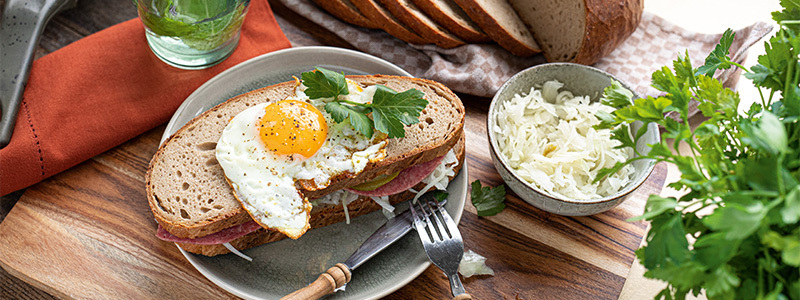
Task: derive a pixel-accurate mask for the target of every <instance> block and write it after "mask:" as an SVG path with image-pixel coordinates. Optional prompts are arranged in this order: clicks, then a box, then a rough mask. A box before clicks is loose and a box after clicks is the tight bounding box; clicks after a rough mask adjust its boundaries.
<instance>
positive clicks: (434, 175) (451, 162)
mask: <svg viewBox="0 0 800 300" xmlns="http://www.w3.org/2000/svg"><path fill="white" fill-rule="evenodd" d="M456 166H458V158H457V157H456V152H455V151H453V149H450V151H448V152H447V154H445V155H444V158H443V159H442V162H441V163H440V164H439V165H438V166H436V169H434V170H433V172H431V174H430V175H428V177H425V178H424V179H422V182H424V183H425V187H424V188H422V189H421V190H419V191H416V190H414V189H408V190H409V191H412V192H414V193H417V195H416V196H414V200H413V201H412V203H417V199H419V197H421V196H422V195H423V194H425V192H427V191H428V190H429V189H430V188H432V187H436V189H437V190H446V189H447V185H448V184H450V176H455V175H456V171H455V168H456Z"/></svg>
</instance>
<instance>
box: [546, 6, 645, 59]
mask: <svg viewBox="0 0 800 300" xmlns="http://www.w3.org/2000/svg"><path fill="white" fill-rule="evenodd" d="M584 3H585V4H586V30H585V31H584V38H583V43H582V44H581V47H580V50H578V54H577V55H576V56H575V58H574V59H573V60H572V62H574V63H579V64H584V65H591V64H594V63H596V62H597V61H598V60H600V58H601V57H603V56H605V55H608V54H609V53H611V51H614V49H616V48H617V46H619V45H620V44H622V42H623V41H625V39H627V38H628V37H629V36H630V35H631V34H633V32H634V31H635V30H636V27H637V26H639V22H640V21H641V20H642V11H643V10H644V0H614V1H608V0H585V1H584ZM545 58H546V59H547V61H552V60H551V58H550V57H548V54H547V53H545Z"/></svg>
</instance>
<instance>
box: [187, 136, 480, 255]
mask: <svg viewBox="0 0 800 300" xmlns="http://www.w3.org/2000/svg"><path fill="white" fill-rule="evenodd" d="M453 151H454V152H455V154H456V158H457V159H458V165H456V166H455V168H454V170H455V173H456V174H458V172H459V170H461V167H462V166H463V164H464V156H465V150H464V135H462V136H461V138H460V139H458V143H456V145H455V147H453ZM450 179H451V180H452V178H450ZM423 188H425V184H423V183H419V184H417V186H415V187H414V189H415V190H421V189H423ZM431 189H433V188H431ZM414 195H415V194H414V193H412V192H410V191H405V192H402V193H400V194H395V195H392V196H389V203H391V204H392V205H395V204H397V203H400V202H403V201H405V200H408V199H410V198H412V197H414ZM380 209H381V206H380V205H379V204H378V203H376V202H375V201H374V200H372V199H371V198H370V197H366V196H360V197H359V198H358V199H356V200H354V201H353V202H350V203H349V204H348V205H347V214H345V212H344V207H343V206H342V205H331V204H318V205H316V206H314V209H313V210H312V211H311V228H312V229H313V228H320V227H324V226H328V225H332V224H336V223H339V222H343V221H345V219H346V217H347V216H349V217H350V218H351V219H352V218H355V217H358V216H361V215H365V214H368V213H370V212H373V211H377V210H380ZM285 238H286V235H284V234H281V233H280V232H277V231H271V230H266V229H264V228H261V229H259V230H257V231H255V232H252V233H250V234H247V235H245V236H242V237H240V238H238V239H235V240H233V241H231V242H230V244H231V246H233V247H234V248H236V249H239V250H244V249H247V248H251V247H255V246H258V245H262V244H266V243H270V242H275V241H279V240H282V239H285ZM178 245H179V246H180V247H181V248H183V249H184V250H186V251H189V252H192V253H196V254H202V255H206V256H214V255H219V254H225V253H229V252H230V250H228V249H227V248H225V246H223V245H197V244H185V243H178Z"/></svg>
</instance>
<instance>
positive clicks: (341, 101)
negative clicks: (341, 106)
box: [334, 99, 372, 107]
mask: <svg viewBox="0 0 800 300" xmlns="http://www.w3.org/2000/svg"><path fill="white" fill-rule="evenodd" d="M334 101H336V102H339V103H347V104H350V105H354V106H362V107H372V103H358V102H355V101H350V100H339V99H336V100H334Z"/></svg>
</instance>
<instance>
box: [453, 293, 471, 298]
mask: <svg viewBox="0 0 800 300" xmlns="http://www.w3.org/2000/svg"><path fill="white" fill-rule="evenodd" d="M453 300H472V296H470V294H467V293H463V294H461V295H458V296H455V298H453Z"/></svg>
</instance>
